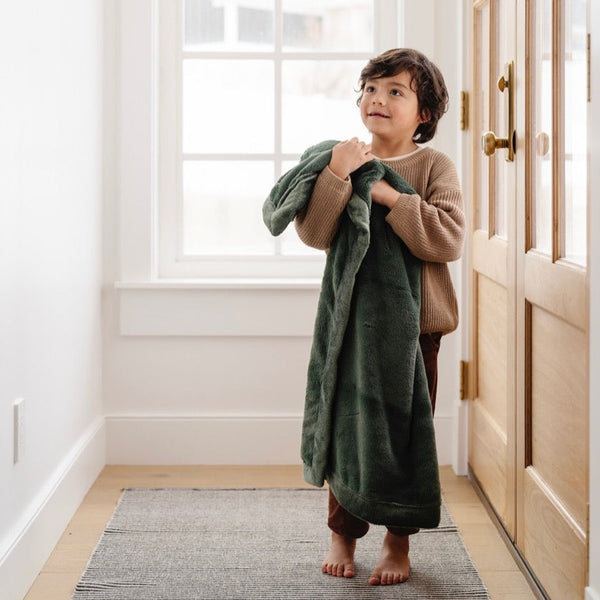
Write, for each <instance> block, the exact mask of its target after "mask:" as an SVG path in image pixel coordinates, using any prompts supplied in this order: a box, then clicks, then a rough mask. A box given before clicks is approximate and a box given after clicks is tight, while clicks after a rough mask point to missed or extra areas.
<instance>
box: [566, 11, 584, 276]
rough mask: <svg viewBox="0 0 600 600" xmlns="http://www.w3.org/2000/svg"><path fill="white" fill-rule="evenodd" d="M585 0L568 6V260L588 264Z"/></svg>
mask: <svg viewBox="0 0 600 600" xmlns="http://www.w3.org/2000/svg"><path fill="white" fill-rule="evenodd" d="M586 47H587V32H586V1H585V0H571V1H570V2H566V3H565V57H564V60H565V63H564V64H565V111H564V115H565V128H564V131H565V213H564V228H565V230H564V239H565V257H566V258H568V259H569V260H572V261H574V262H577V263H579V264H585V262H586V252H587V236H586V227H587V224H586V210H587V208H586V207H587V120H586V114H587V56H586V55H587V51H586Z"/></svg>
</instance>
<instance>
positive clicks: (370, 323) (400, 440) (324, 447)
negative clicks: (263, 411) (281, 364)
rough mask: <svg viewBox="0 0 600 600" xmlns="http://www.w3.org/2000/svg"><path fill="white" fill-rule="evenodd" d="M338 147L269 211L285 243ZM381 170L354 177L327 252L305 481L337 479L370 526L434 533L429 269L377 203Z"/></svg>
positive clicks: (318, 154)
mask: <svg viewBox="0 0 600 600" xmlns="http://www.w3.org/2000/svg"><path fill="white" fill-rule="evenodd" d="M335 143H336V142H334V141H327V142H322V143H321V144H318V145H316V146H313V147H311V148H309V149H308V150H307V151H306V152H305V153H304V154H303V156H302V158H301V160H300V162H299V164H298V165H297V166H296V167H294V168H293V169H291V170H290V171H289V172H288V173H286V174H285V175H283V176H282V177H281V179H280V180H279V181H278V182H277V184H276V185H275V187H274V188H273V190H272V191H271V193H270V195H269V197H268V198H267V200H266V201H265V203H264V206H263V218H264V221H265V223H266V225H267V227H268V228H269V230H270V231H271V233H272V234H273V235H279V234H280V233H281V232H283V231H284V230H285V228H286V227H287V225H289V223H290V222H292V221H293V219H294V217H295V215H296V214H297V213H298V212H299V211H301V210H302V209H303V208H304V207H305V206H306V204H307V203H308V202H309V200H310V197H311V193H312V189H313V187H314V184H315V181H316V178H317V177H318V175H319V173H320V172H321V171H322V170H323V169H324V168H325V167H326V166H327V164H328V163H329V160H330V158H331V149H332V148H333V146H334V145H335ZM381 178H385V179H386V180H387V181H388V182H389V183H390V184H391V185H392V186H393V187H394V188H395V189H397V190H398V191H399V192H401V193H412V189H411V188H410V186H409V185H408V184H407V183H406V181H404V180H403V179H402V178H400V177H399V176H398V175H397V174H396V173H395V172H394V171H392V170H391V169H389V168H388V167H386V166H385V165H383V164H382V163H381V162H379V161H375V160H374V161H370V162H369V163H367V164H366V165H364V166H363V167H361V168H360V169H359V170H357V171H355V172H354V173H353V174H352V186H353V194H352V197H351V198H350V201H349V202H348V205H347V207H346V210H345V211H344V213H343V214H342V217H341V220H340V226H339V230H338V233H337V234H336V236H335V238H334V240H333V243H332V245H331V248H330V250H329V252H328V255H327V263H326V266H325V272H324V275H323V283H322V288H321V295H320V298H319V305H318V309H317V317H316V323H315V331H314V340H313V347H312V351H311V357H310V363H309V368H308V382H307V390H306V403H305V413H304V423H303V430H302V449H301V453H302V460H303V463H304V476H305V479H306V481H307V482H309V483H311V484H312V485H315V486H318V487H320V486H322V485H323V484H324V481H325V480H327V482H328V483H329V485H330V487H331V489H332V491H333V493H334V495H335V496H336V498H337V499H338V501H339V502H340V504H341V505H342V506H343V507H344V508H346V509H347V510H349V511H350V512H351V513H353V514H355V515H356V516H358V517H360V518H362V519H364V520H366V521H369V522H370V523H377V524H384V525H393V526H410V527H436V526H437V524H438V522H439V517H440V505H441V496H440V485H439V474H438V465H437V456H436V448H435V433H434V428H433V418H432V414H431V404H430V401H429V393H428V389H427V380H426V375H425V369H424V364H423V357H422V356H421V351H420V347H419V313H420V289H421V284H420V276H421V262H420V261H419V260H418V259H416V258H415V257H414V256H413V255H412V254H411V253H410V252H409V251H408V249H407V248H406V246H405V244H404V243H403V242H402V240H401V239H400V238H399V237H398V236H397V235H396V234H395V233H394V232H393V231H392V229H391V228H390V226H389V225H388V224H387V223H386V221H385V217H386V215H387V213H388V210H387V209H385V208H384V207H382V206H380V205H378V204H375V203H373V204H372V203H371V195H370V189H371V186H372V184H373V183H374V182H375V181H377V180H379V179H381Z"/></svg>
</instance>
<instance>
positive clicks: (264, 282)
mask: <svg viewBox="0 0 600 600" xmlns="http://www.w3.org/2000/svg"><path fill="white" fill-rule="evenodd" d="M320 287H321V279H320V278H316V277H304V278H292V277H290V278H281V277H277V278H263V277H261V278H256V277H227V278H226V277H207V278H195V279H157V280H151V281H117V282H116V283H115V288H117V289H119V290H240V289H244V290H315V289H316V290H318V289H320Z"/></svg>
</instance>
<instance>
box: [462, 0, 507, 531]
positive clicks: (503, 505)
mask: <svg viewBox="0 0 600 600" xmlns="http://www.w3.org/2000/svg"><path fill="white" fill-rule="evenodd" d="M515 14H516V13H515V2H514V0H496V1H494V0H483V1H480V2H476V3H475V4H474V7H473V52H472V56H473V58H474V63H473V88H472V93H471V95H472V99H473V100H472V103H471V105H472V107H473V111H472V119H471V121H472V123H473V126H472V127H471V131H472V132H473V136H472V138H473V139H472V141H473V145H472V173H473V174H474V177H473V186H472V189H471V198H472V210H471V215H472V231H471V239H470V242H471V243H470V247H471V265H472V277H471V289H472V304H471V306H472V307H473V312H472V315H473V323H472V327H471V331H472V333H473V339H472V346H473V351H472V356H473V371H474V375H475V378H474V383H475V385H474V386H472V389H473V391H474V401H473V402H472V403H471V407H470V414H469V423H470V431H469V464H470V468H471V470H472V472H473V473H474V475H475V477H476V478H477V479H478V481H479V483H480V485H481V487H482V488H483V490H484V491H485V493H486V495H487V497H488V499H489V501H490V502H491V504H492V505H493V506H494V508H495V510H496V513H497V515H498V517H499V518H500V520H501V521H502V523H503V525H504V527H505V529H506V530H507V532H508V533H509V535H510V536H511V537H514V535H515V514H516V504H515V493H516V476H515V456H516V439H515V434H516V429H515V418H516V414H515V410H516V406H515V402H514V398H515V394H516V390H515V385H516V378H515V363H514V348H515V345H516V331H515V319H514V313H515V302H516V297H515V277H516V274H515V248H516V243H515V237H516V232H515V216H514V212H515V209H516V204H515V202H514V201H511V199H513V200H514V198H515V195H516V190H517V169H516V162H515V161H510V162H509V161H507V160H506V156H505V155H507V153H508V150H504V149H502V150H500V149H499V150H498V151H496V152H495V153H494V154H493V155H492V156H491V157H488V156H487V155H486V154H484V153H483V151H482V148H481V137H482V135H483V133H484V132H486V131H494V132H496V134H497V135H498V137H502V136H504V137H506V138H508V135H509V134H508V119H507V108H508V106H507V105H508V103H509V102H510V101H511V100H512V101H513V102H514V97H513V98H509V91H510V90H509V87H505V89H504V91H500V88H499V87H498V85H497V82H498V80H499V79H500V77H504V78H505V81H507V80H508V73H507V72H506V71H507V67H506V65H508V64H510V63H511V62H512V61H514V59H515V48H516V27H515V23H514V20H515ZM513 78H514V73H513ZM509 83H510V82H509ZM513 91H514V90H513ZM501 132H502V133H501Z"/></svg>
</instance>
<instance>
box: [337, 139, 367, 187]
mask: <svg viewBox="0 0 600 600" xmlns="http://www.w3.org/2000/svg"><path fill="white" fill-rule="evenodd" d="M370 160H373V155H372V154H371V144H365V143H364V142H360V141H359V140H358V138H355V137H354V138H352V139H351V140H346V141H345V142H340V143H339V144H336V145H335V146H334V147H333V151H332V154H331V160H330V161H329V168H330V170H331V171H332V172H333V173H334V175H337V176H338V177H339V178H340V179H347V178H348V176H349V175H350V173H352V172H354V171H356V169H358V168H359V167H362V166H363V165H364V164H365V163H368V162H369V161H370Z"/></svg>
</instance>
